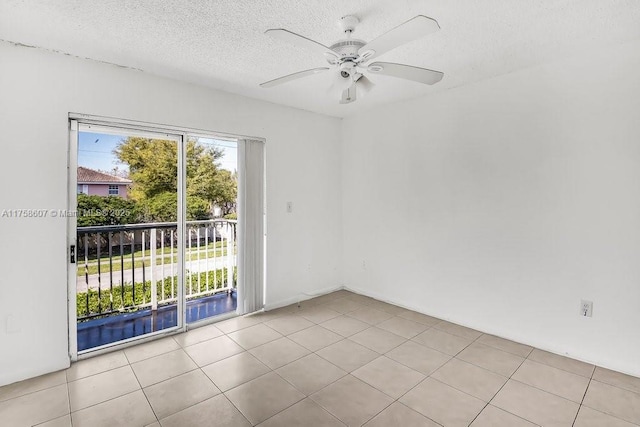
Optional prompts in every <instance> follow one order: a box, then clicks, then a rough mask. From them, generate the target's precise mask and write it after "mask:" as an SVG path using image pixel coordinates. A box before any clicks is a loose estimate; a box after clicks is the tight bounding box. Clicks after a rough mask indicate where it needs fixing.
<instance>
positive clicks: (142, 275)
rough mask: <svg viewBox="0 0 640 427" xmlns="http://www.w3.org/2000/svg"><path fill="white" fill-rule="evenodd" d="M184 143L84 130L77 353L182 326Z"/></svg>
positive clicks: (79, 186) (80, 147)
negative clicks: (182, 185) (181, 164)
mask: <svg viewBox="0 0 640 427" xmlns="http://www.w3.org/2000/svg"><path fill="white" fill-rule="evenodd" d="M181 141H182V139H181V136H177V135H167V134H154V133H148V132H139V131H135V130H124V129H119V128H109V127H104V126H102V127H96V126H92V125H82V124H80V126H79V131H78V133H77V172H76V174H77V194H76V195H75V197H76V200H77V204H76V208H77V209H76V211H75V213H71V214H74V215H75V216H76V232H77V233H76V259H75V261H76V265H77V269H76V277H75V285H76V320H77V351H78V352H83V351H89V350H94V349H96V348H100V347H103V346H107V345H112V344H114V343H118V342H121V341H123V340H128V339H132V338H136V337H140V336H143V335H148V334H153V333H156V332H158V331H163V330H167V329H170V328H178V327H181V326H182V316H181V314H180V313H181V310H179V307H181V305H182V304H181V302H180V299H181V296H182V292H180V280H181V276H182V274H181V271H180V270H181V269H180V267H179V266H180V262H179V261H180V258H181V257H180V253H181V250H182V247H183V246H182V239H181V238H180V237H179V231H178V230H179V229H180V230H182V227H178V224H179V220H180V217H181V215H179V203H178V194H179V193H180V190H179V189H180V184H181V182H182V180H181V179H180V178H179V175H180V171H179V169H181V168H180V167H179V161H178V159H179V153H180V152H181V148H180V144H181Z"/></svg>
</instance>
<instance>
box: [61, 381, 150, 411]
mask: <svg viewBox="0 0 640 427" xmlns="http://www.w3.org/2000/svg"><path fill="white" fill-rule="evenodd" d="M138 391H142V389H141V388H140V389H138V390H133V391H129V392H127V393H124V394H121V395H118V396H115V397H110V398H109V399H106V400H103V401H101V402H97V403H93V404H91V405H89V406H85V407H84V408H80V409H76V410H75V411H70V412H69V414H70V415H73V414H75V413H77V412H80V411H84V410H86V409H89V408H93V407H95V406H98V405H102V404H103V403H107V402H111V401H112V400H115V399H119V398H121V397H124V396H129V395H131V394H133V393H135V392H138ZM143 394H144V392H143ZM69 407H71V401H69ZM58 418H59V417H58Z"/></svg>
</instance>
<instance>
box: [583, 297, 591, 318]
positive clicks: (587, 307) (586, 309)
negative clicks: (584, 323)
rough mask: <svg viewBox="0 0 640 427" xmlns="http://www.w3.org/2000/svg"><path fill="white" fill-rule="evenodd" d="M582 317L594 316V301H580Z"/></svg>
mask: <svg viewBox="0 0 640 427" xmlns="http://www.w3.org/2000/svg"><path fill="white" fill-rule="evenodd" d="M580 316H583V317H591V316H593V301H586V300H582V301H580Z"/></svg>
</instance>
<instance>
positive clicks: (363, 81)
mask: <svg viewBox="0 0 640 427" xmlns="http://www.w3.org/2000/svg"><path fill="white" fill-rule="evenodd" d="M355 81H356V82H357V83H358V86H360V87H361V88H362V89H363V90H364V92H365V93H368V92H370V91H371V89H373V87H374V86H375V83H373V82H372V81H371V80H370V79H369V78H367V76H365V75H364V74H359V75H358V78H357V79H356V80H355Z"/></svg>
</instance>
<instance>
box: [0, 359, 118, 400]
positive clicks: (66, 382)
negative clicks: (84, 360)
mask: <svg viewBox="0 0 640 427" xmlns="http://www.w3.org/2000/svg"><path fill="white" fill-rule="evenodd" d="M120 367H122V366H120ZM36 378H37V377H36ZM65 378H66V374H65ZM26 381H28V380H26ZM76 381H77V380H76ZM9 385H10V384H9ZM61 385H67V389H68V385H69V381H66V380H65V382H63V383H60V384H56V385H52V386H49V387H45V388H41V389H39V390H33V391H30V392H27V393H24V394H20V395H17V396H13V397H10V398H8V399H4V400H3V399H0V405H1V404H3V403H5V402H10V401H12V400H14V399H19V398H21V397H25V396H30V395H32V394H35V393H40V392H41V391H47V390H51V389H52V388H54V387H60V386H61Z"/></svg>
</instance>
